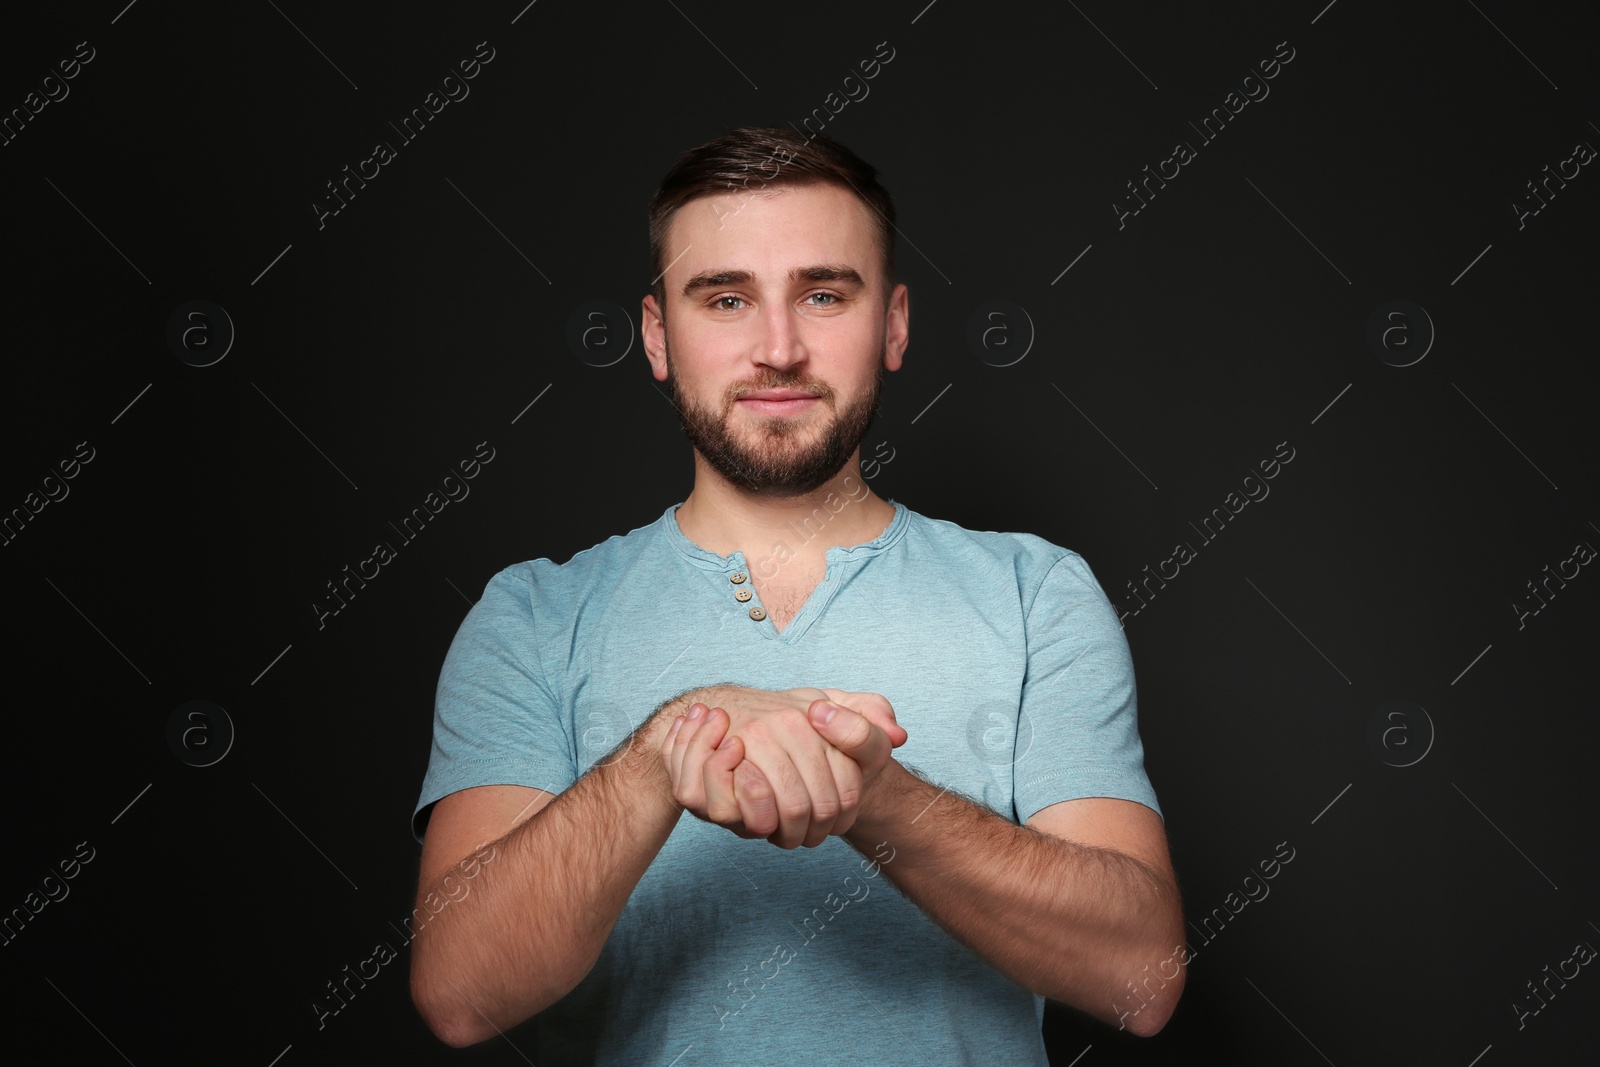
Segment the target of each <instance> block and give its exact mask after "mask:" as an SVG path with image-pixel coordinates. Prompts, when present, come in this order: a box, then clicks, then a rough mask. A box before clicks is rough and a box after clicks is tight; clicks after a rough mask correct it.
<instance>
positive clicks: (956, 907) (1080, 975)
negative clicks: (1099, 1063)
mask: <svg viewBox="0 0 1600 1067" xmlns="http://www.w3.org/2000/svg"><path fill="white" fill-rule="evenodd" d="M846 840H847V841H849V842H850V843H851V844H852V845H853V846H855V847H856V848H857V849H858V850H860V851H863V853H865V850H867V849H870V848H872V847H874V846H875V845H876V844H877V843H878V842H881V841H888V842H889V844H890V845H891V846H892V847H893V848H894V850H895V851H894V859H893V862H889V863H885V864H884V867H883V870H884V873H885V874H887V875H888V876H889V878H890V880H891V881H893V882H894V883H895V885H896V886H897V887H898V888H899V889H900V890H901V892H903V893H904V894H905V895H906V896H907V897H908V898H910V899H911V900H912V901H913V902H914V903H916V904H917V906H918V907H920V908H921V909H922V910H923V911H924V912H925V913H926V914H928V915H929V916H930V917H931V918H933V919H934V920H935V921H936V922H938V923H939V925H940V926H942V927H943V928H944V929H945V930H947V931H948V932H949V933H950V934H951V935H952V936H954V937H956V938H957V939H958V940H960V941H961V942H962V943H963V944H965V945H967V947H969V948H971V949H972V950H973V951H974V952H976V953H977V954H979V955H980V956H982V957H984V958H985V959H986V960H988V961H989V962H990V963H991V964H992V965H993V966H994V967H995V968H996V969H997V970H999V971H1000V972H1001V973H1003V974H1005V975H1006V976H1007V977H1009V978H1010V979H1011V980H1012V981H1014V982H1016V983H1017V984H1019V985H1021V986H1024V987H1025V988H1027V989H1029V990H1031V991H1033V992H1036V993H1041V994H1043V995H1045V996H1047V997H1050V998H1051V999H1053V1000H1058V1001H1061V1002H1062V1003H1065V1004H1070V1005H1072V1006H1073V1007H1076V1008H1079V1009H1081V1010H1083V1011H1085V1012H1088V1013H1089V1014H1091V1015H1094V1016H1095V1017H1096V1018H1099V1019H1101V1020H1103V1021H1106V1022H1109V1023H1113V1024H1115V1023H1118V1022H1119V1021H1120V1019H1119V1013H1118V1011H1117V1009H1116V1008H1115V1007H1113V1005H1114V1003H1120V1002H1123V1001H1126V1000H1127V999H1128V989H1129V988H1130V986H1129V983H1130V982H1140V981H1148V980H1150V979H1151V977H1152V975H1153V974H1154V973H1155V968H1157V967H1158V965H1159V964H1160V963H1161V962H1162V961H1163V960H1170V958H1171V957H1172V954H1173V949H1174V946H1175V945H1179V944H1182V942H1183V940H1184V938H1183V914H1182V909H1181V906H1180V903H1179V900H1178V893H1177V888H1176V886H1175V885H1173V884H1172V883H1171V882H1170V880H1168V879H1166V878H1163V877H1161V876H1160V875H1158V874H1157V873H1156V872H1155V871H1154V870H1152V869H1151V868H1150V867H1148V866H1146V865H1145V864H1143V863H1141V862H1139V861H1138V860H1136V859H1134V858H1132V857H1131V856H1126V855H1123V854H1122V853H1119V852H1115V851H1112V850H1110V849H1102V848H1090V847H1086V846H1082V845H1078V844H1074V843H1073V842H1070V841H1066V840H1064V839H1062V838H1059V837H1055V836H1053V835H1050V834H1045V833H1041V832H1039V831H1037V830H1033V829H1031V828H1029V827H1026V826H1018V825H1017V824H1016V823H1013V822H1011V821H1010V820H1009V819H1005V818H1002V817H1000V816H998V815H996V814H994V813H993V812H991V811H988V810H986V809H984V808H981V807H978V806H977V805H975V804H973V803H971V802H970V801H968V800H966V799H964V798H962V797H959V796H955V795H953V794H950V793H948V792H942V791H941V790H940V789H939V788H938V787H937V786H933V785H930V784H929V783H927V782H925V781H923V780H922V779H921V778H918V777H916V776H915V775H913V774H911V773H910V772H909V771H907V770H906V769H905V768H903V767H901V766H900V765H899V764H898V763H897V762H895V761H893V760H891V761H890V762H889V764H888V765H887V766H886V767H885V768H884V771H883V774H882V775H881V776H880V782H879V783H878V785H877V786H875V788H874V795H873V796H872V797H871V798H870V800H869V801H864V802H863V805H862V810H861V814H860V815H859V816H858V818H857V820H856V824H855V826H854V827H853V828H852V829H851V831H850V832H849V833H848V834H847V835H846ZM1172 971H1174V972H1175V973H1166V974H1164V975H1163V976H1162V977H1161V979H1159V980H1158V982H1157V987H1165V988H1164V989H1163V991H1162V995H1161V997H1159V998H1157V1003H1160V1004H1161V1009H1160V1010H1157V1009H1156V1005H1155V1004H1152V1010H1151V1011H1150V1012H1148V1013H1141V1014H1140V1015H1139V1017H1138V1019H1137V1022H1136V1023H1135V1024H1134V1026H1133V1028H1134V1029H1135V1030H1136V1032H1154V1031H1155V1030H1158V1029H1160V1027H1161V1025H1162V1023H1164V1022H1165V1019H1166V1017H1167V1015H1168V1014H1170V1011H1171V1006H1172V1005H1173V1004H1175V1003H1176V1000H1177V993H1178V991H1179V989H1181V984H1182V977H1183V976H1182V971H1181V969H1178V968H1172ZM1174 983H1176V986H1174Z"/></svg>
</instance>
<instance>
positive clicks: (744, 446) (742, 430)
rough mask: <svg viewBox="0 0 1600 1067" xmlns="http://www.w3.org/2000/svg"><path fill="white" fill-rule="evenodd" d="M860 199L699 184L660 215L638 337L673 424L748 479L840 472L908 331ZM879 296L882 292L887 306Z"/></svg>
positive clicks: (764, 488)
mask: <svg viewBox="0 0 1600 1067" xmlns="http://www.w3.org/2000/svg"><path fill="white" fill-rule="evenodd" d="M873 235H874V227H873V225H872V220H871V218H870V216H869V209H868V208H867V207H866V205H864V204H863V203H862V202H861V201H860V200H859V199H857V198H856V196H855V195H854V194H853V193H851V192H850V191H849V190H847V189H843V188H840V187H838V186H834V185H807V186H788V187H781V188H779V189H776V190H773V191H771V192H765V193H760V194H751V193H739V194H734V195H729V196H715V197H703V198H701V199H698V200H694V201H691V202H689V203H688V204H686V205H684V206H683V207H682V208H681V209H679V211H678V213H677V214H676V215H675V216H674V217H673V219H672V222H671V224H670V226H669V228H668V235H667V242H666V244H667V254H668V256H669V257H674V256H675V257H677V258H676V259H675V260H673V259H670V258H669V266H668V268H667V272H666V275H665V277H664V278H663V283H664V286H665V292H666V299H667V305H668V306H667V308H666V309H665V310H666V315H665V322H664V323H663V322H662V321H661V315H660V309H659V308H658V307H657V306H656V303H655V298H654V297H653V296H650V297H646V298H645V314H644V318H645V344H646V351H647V353H648V355H649V357H650V361H651V365H652V367H653V369H654V372H655V376H656V378H657V380H660V381H664V382H666V383H667V384H668V386H669V387H670V388H671V390H672V399H673V402H674V403H675V404H676V405H677V407H678V410H679V412H680V414H681V415H682V422H683V427H684V432H685V434H686V435H687V436H688V438H689V441H690V443H691V444H693V445H694V447H695V448H696V449H697V450H698V451H699V453H700V454H701V455H702V456H703V457H705V460H706V462H707V463H708V464H710V465H711V467H712V468H713V469H714V470H716V471H717V473H719V474H720V475H722V477H723V478H725V479H726V480H727V481H728V482H729V483H730V484H732V485H734V486H736V487H738V488H740V489H742V490H744V491H746V492H750V493H754V494H757V495H761V496H769V497H791V496H798V495H801V494H804V493H809V492H812V491H813V490H815V489H817V488H819V487H820V486H822V485H823V484H825V483H826V482H827V481H828V480H829V479H830V478H832V477H834V476H835V475H836V474H838V473H839V471H840V469H841V468H842V467H843V466H844V465H845V463H846V462H847V461H849V460H850V458H851V456H852V455H853V454H854V453H855V451H856V449H857V448H858V447H860V444H861V440H862V438H863V437H865V436H866V432H867V429H868V427H869V426H870V425H871V423H872V420H873V417H874V416H875V415H876V414H877V406H878V394H879V391H880V388H881V385H882V381H883V371H884V369H885V368H888V369H890V370H895V369H898V368H899V366H900V357H901V353H902V352H904V350H905V344H906V299H905V287H904V286H898V287H896V289H895V294H894V295H895V299H894V300H890V299H889V293H888V292H887V291H886V288H885V287H886V285H887V279H885V278H884V277H883V267H882V257H881V256H880V255H879V252H878V248H877V244H876V242H875V241H874V236H873ZM886 305H887V306H886Z"/></svg>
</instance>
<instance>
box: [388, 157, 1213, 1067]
mask: <svg viewBox="0 0 1600 1067" xmlns="http://www.w3.org/2000/svg"><path fill="white" fill-rule="evenodd" d="M893 211H894V208H893V204H892V202H891V201H890V200H889V198H888V194H887V193H886V192H885V191H884V190H883V189H882V187H881V186H880V185H879V184H878V182H877V181H876V178H875V172H874V171H873V169H872V168H871V167H869V166H867V165H866V164H865V163H863V162H862V161H861V160H860V159H858V158H857V157H856V156H854V155H853V154H852V153H850V152H849V151H848V150H847V149H845V148H843V147H842V146H840V145H838V144H836V143H834V142H832V141H830V140H829V139H827V138H825V137H820V136H814V137H812V138H809V139H808V138H806V137H804V136H802V135H799V134H797V133H795V132H793V131H791V130H783V129H776V130H774V129H759V130H748V129H747V130H734V131H731V132H730V133H728V134H727V135H725V136H723V137H721V138H719V139H717V140H715V141H712V142H710V143H708V144H706V145H702V146H701V147H700V148H697V149H694V150H692V151H690V152H689V153H686V154H685V156H684V157H683V158H681V159H680V160H679V161H678V163H677V164H676V165H675V166H674V167H673V169H672V170H671V171H670V172H669V173H668V175H667V177H666V179H665V180H664V181H663V183H662V187H661V189H660V190H659V191H658V193H657V194H656V198H655V200H654V201H653V203H652V209H651V235H652V246H653V252H654V256H655V263H656V268H657V270H658V277H657V283H656V286H655V291H654V292H653V293H652V294H651V295H649V296H647V297H645V298H644V303H643V316H644V323H643V330H642V336H643V340H644V346H645V350H646V354H647V356H648V358H649V361H650V365H651V369H652V371H653V373H654V375H655V377H656V379H657V380H659V381H663V382H666V383H668V385H669V387H670V388H671V391H672V396H673V400H674V403H675V404H676V405H677V407H678V409H679V411H680V413H681V416H682V421H683V424H684V427H685V430H686V432H687V434H688V436H689V439H690V441H691V443H692V444H693V445H694V464H695V477H694V487H693V491H692V492H691V493H690V494H689V496H688V498H687V499H685V500H684V501H683V502H682V503H681V504H679V505H674V506H671V507H668V508H667V510H666V511H665V513H664V514H662V515H661V517H660V518H659V519H657V520H656V521H655V522H653V523H651V524H650V525H648V526H644V527H641V528H639V529H636V530H634V531H632V532H631V533H629V534H627V535H626V536H619V537H612V538H610V539H609V540H607V541H605V542H603V543H602V544H600V545H597V546H595V547H594V548H591V549H588V550H586V551H584V552H580V553H578V554H577V555H576V556H575V557H573V558H572V559H571V560H570V561H568V562H567V563H565V564H561V565H557V564H555V563H553V562H551V561H550V560H547V559H539V560H535V561H532V562H529V563H524V564H520V565H518V566H515V567H511V568H509V569H507V570H505V571H503V572H501V573H500V574H498V575H496V576H495V578H494V579H493V580H491V581H490V583H489V585H488V587H487V588H486V589H485V591H484V595H483V598H482V599H481V600H480V601H479V603H478V604H477V605H475V606H474V608H473V610H472V611H471V612H470V613H469V614H468V616H467V618H466V620H465V621H464V622H463V623H462V626H461V630H460V632H459V633H458V634H457V636H456V639H455V641H454V643H453V644H452V646H451V649H450V653H449V655H448V657H447V659H446V662H445V665H444V669H443V671H442V673H441V676H440V681H439V690H438V696H437V701H436V717H435V726H434V746H433V753H432V759H431V762H430V764H429V767H428V774H427V778H426V780H425V782H424V784H423V789H422V794H421V797H420V798H419V801H418V805H417V811H416V815H415V819H414V827H413V828H414V830H415V831H416V832H417V833H418V836H419V839H420V840H422V841H423V852H422V866H421V874H420V879H419V891H418V900H419V914H423V915H427V916H428V918H427V919H426V923H425V925H423V926H422V927H421V928H420V929H419V932H418V934H417V937H416V939H415V941H414V945H413V953H414V954H413V957H412V993H413V997H414V999H415V1001H416V1004H417V1006H418V1009H419V1010H420V1011H421V1013H422V1015H423V1018H424V1019H425V1020H426V1021H427V1023H428V1025H429V1026H430V1027H431V1028H432V1029H433V1031H434V1032H435V1033H436V1034H437V1035H438V1036H439V1037H440V1038H441V1039H443V1040H444V1041H446V1042H448V1043H449V1044H452V1045H458V1046H459V1045H467V1044H471V1043H474V1042H477V1041H482V1040H485V1039H487V1038H491V1037H494V1036H495V1035H496V1034H497V1033H500V1032H503V1031H505V1030H508V1029H510V1028H511V1027H512V1026H514V1025H516V1024H517V1023H520V1022H522V1021H523V1020H525V1019H528V1018H530V1017H532V1016H535V1015H538V1016H539V1024H538V1028H539V1039H540V1047H539V1050H538V1052H537V1054H536V1055H535V1056H534V1059H535V1061H536V1062H538V1063H540V1064H547V1063H567V1062H584V1063H589V1062H599V1063H619V1064H651V1063H654V1064H661V1065H663V1067H665V1065H667V1064H669V1063H670V1064H678V1065H682V1067H688V1065H690V1064H715V1063H740V1064H746V1063H780V1062H781V1063H785V1064H789V1063H806V1064H832V1063H852V1064H853V1063H926V1064H948V1063H974V1062H983V1063H1004V1064H1020V1063H1034V1064H1044V1063H1046V1062H1047V1060H1046V1058H1045V1053H1044V1047H1043V1043H1042V1039H1041V1035H1040V1022H1041V1020H1042V1017H1043V1011H1044V997H1046V996H1048V997H1051V998H1054V999H1056V1000H1059V1001H1062V1002H1064V1003H1067V1004H1071V1005H1074V1006H1076V1007H1078V1008H1080V1009H1082V1010H1084V1011H1086V1012H1089V1013H1090V1014H1093V1015H1095V1016H1096V1017H1098V1018H1100V1019H1102V1020H1104V1021H1106V1022H1108V1023H1117V1024H1119V1025H1120V1026H1123V1027H1126V1028H1128V1029H1130V1030H1133V1031H1134V1032H1136V1033H1141V1034H1150V1033H1154V1032H1155V1031H1156V1030H1159V1029H1160V1028H1161V1026H1162V1025H1163V1024H1164V1022H1165V1021H1166V1019H1167V1018H1168V1016H1169V1015H1170V1014H1171V1012H1172V1009H1173V1006H1174V1005H1175V1003H1176V1000H1177V997H1178V994H1179V992H1180V991H1181V989H1182V986H1183V972H1182V968H1181V965H1180V964H1175V963H1174V962H1173V960H1174V951H1175V947H1176V946H1181V945H1182V943H1183V930H1182V927H1183V921H1182V914H1181V909H1180V905H1179V900H1178V894H1177V887H1176V883H1175V879H1174V876H1173V872H1172V869H1171V865H1170V861H1169V859H1168V854H1167V846H1166V838H1165V834H1164V831H1163V825H1162V820H1161V816H1160V814H1159V809H1158V808H1157V805H1156V798H1155V794H1154V792H1153V791H1152V790H1151V788H1150V784H1149V781H1148V779H1147V778H1146V776H1145V773H1144V769H1143V751H1142V748H1141V745H1140V741H1139V735H1138V731H1137V727H1136V722H1135V717H1136V710H1135V694H1134V682H1133V674H1132V666H1131V662H1130V659H1129V654H1128V648H1127V643H1126V641H1125V639H1124V638H1123V636H1122V633H1121V630H1120V628H1119V627H1118V625H1117V621H1116V615H1115V612H1114V611H1113V609H1112V608H1111V606H1110V604H1109V603H1108V601H1107V600H1106V597H1105V594H1104V593H1103V592H1102V591H1101V589H1100V587H1099V585H1098V584H1097V583H1096V582H1095V579H1094V577H1093V575H1092V574H1091V573H1090V571H1089V569H1088V567H1087V566H1086V565H1085V564H1084V562H1083V560H1082V559H1081V558H1080V557H1078V556H1077V555H1076V554H1074V553H1072V552H1070V551H1067V550H1066V549H1062V548H1059V547H1056V546H1054V545H1051V544H1049V543H1048V542H1046V541H1043V540H1042V539H1040V538H1037V537H1034V536H1031V535H1028V534H1000V533H978V532H972V531H968V530H964V529H962V528H960V527H958V526H955V525H954V524H952V523H948V522H942V521H937V520H932V519H928V518H925V517H923V516H921V515H919V514H917V513H916V512H913V511H911V510H910V509H908V508H906V507H905V506H904V505H902V504H898V503H895V502H893V501H885V500H883V499H881V498H879V497H878V496H877V495H875V494H874V493H872V492H871V491H870V490H869V489H868V488H867V486H866V485H865V484H864V483H863V482H862V481H861V479H860V443H861V440H862V438H863V437H864V435H865V433H866V431H867V428H868V426H869V425H870V423H871V421H872V418H873V416H874V414H875V412H876V408H877V398H878V389H879V385H880V382H881V379H882V373H883V371H884V370H891V371H892V370H897V369H898V368H899V367H900V365H901V361H902V358H903V355H904V353H905V350H906V345H907V340H908V336H909V307H908V301H907V295H906V287H905V286H904V285H896V284H893V282H892V277H893V275H892V272H893V261H892V249H893ZM722 679H732V680H733V681H731V682H720V680H722ZM713 683H720V684H713ZM652 709H654V710H652ZM629 731H631V733H629ZM623 734H627V737H626V739H625V740H623V741H622V743H621V744H618V743H617V742H618V739H619V738H620V737H622V735H623ZM912 765H914V766H915V767H916V768H919V769H920V770H919V771H915V772H914V771H913V770H912ZM686 810H687V811H689V812H691V813H692V814H693V815H695V816H697V818H692V819H684V818H681V816H682V814H683V812H684V811H686ZM424 827H425V828H426V836H425V837H424V836H423V828H424ZM730 831H731V832H730ZM491 843H492V848H487V849H483V850H482V851H481V852H478V853H474V850H475V849H480V848H481V847H482V846H485V845H487V844H491ZM798 846H805V847H803V848H802V847H798ZM475 856H476V857H479V858H475ZM483 856H489V857H492V859H490V860H489V861H487V862H481V857H483ZM468 878H470V879H471V880H470V882H469V881H467V879H468ZM463 887H465V888H463ZM441 894H442V895H444V896H446V897H448V902H447V906H446V903H445V902H441V901H440V899H439V898H440V896H441ZM425 901H426V902H430V903H435V904H438V907H437V908H434V907H429V908H428V910H427V911H426V912H423V911H421V909H422V906H423V902H425ZM435 912H436V913H435Z"/></svg>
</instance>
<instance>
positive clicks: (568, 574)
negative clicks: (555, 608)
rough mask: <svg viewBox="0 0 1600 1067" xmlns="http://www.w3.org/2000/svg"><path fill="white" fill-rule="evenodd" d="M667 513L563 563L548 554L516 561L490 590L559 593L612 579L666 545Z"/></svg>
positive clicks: (526, 594)
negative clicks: (663, 525) (663, 527)
mask: <svg viewBox="0 0 1600 1067" xmlns="http://www.w3.org/2000/svg"><path fill="white" fill-rule="evenodd" d="M664 521H665V515H663V516H662V517H660V518H657V519H656V520H655V521H654V522H651V523H648V524H646V525H644V526H639V527H635V528H634V529H632V530H629V531H628V532H627V533H625V534H613V535H612V536H610V537H608V538H606V539H605V540H604V541H601V542H600V543H599V544H597V545H593V546H591V547H589V548H585V549H583V550H582V551H580V552H577V553H575V554H574V555H573V556H572V557H571V558H570V559H568V560H567V561H566V562H564V563H557V562H556V561H555V560H553V559H551V558H550V557H548V556H540V557H538V558H537V559H529V560H524V561H522V562H521V563H513V564H512V565H511V566H509V567H506V568H505V569H504V570H502V571H500V572H499V573H498V574H496V575H495V576H494V577H493V578H491V579H490V580H489V589H491V590H495V591H497V592H499V593H501V594H502V595H506V594H509V595H512V596H521V597H530V596H532V595H534V594H536V593H557V592H563V591H568V590H574V589H580V588H582V587H584V586H587V585H593V584H595V583H599V582H607V581H612V580H614V579H615V578H616V576H617V574H618V573H619V572H621V571H625V570H627V569H628V568H630V567H632V566H634V565H635V564H637V563H638V562H639V561H640V560H641V558H643V557H644V556H646V555H648V554H649V553H650V552H651V551H653V550H657V549H659V548H660V547H662V545H663V540H664V539H663V537H662V536H661V535H662V530H661V527H662V524H663V522H664Z"/></svg>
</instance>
